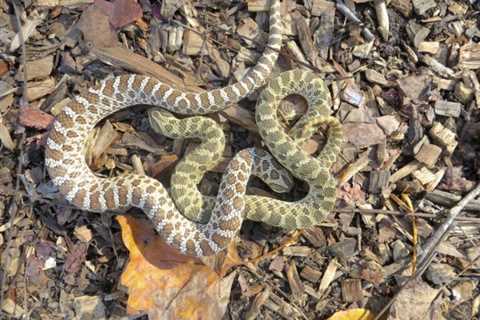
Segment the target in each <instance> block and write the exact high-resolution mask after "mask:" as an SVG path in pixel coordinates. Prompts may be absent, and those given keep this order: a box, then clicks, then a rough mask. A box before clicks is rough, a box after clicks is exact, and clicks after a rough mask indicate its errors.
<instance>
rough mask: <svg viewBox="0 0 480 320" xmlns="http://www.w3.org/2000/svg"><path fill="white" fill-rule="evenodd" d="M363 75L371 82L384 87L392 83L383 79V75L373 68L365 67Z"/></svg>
mask: <svg viewBox="0 0 480 320" xmlns="http://www.w3.org/2000/svg"><path fill="white" fill-rule="evenodd" d="M365 77H366V78H367V80H368V81H370V82H372V83H377V84H379V85H381V86H384V87H390V86H391V85H392V83H391V82H390V81H388V80H387V79H385V76H384V75H383V74H381V73H379V72H377V71H375V70H372V69H367V70H365Z"/></svg>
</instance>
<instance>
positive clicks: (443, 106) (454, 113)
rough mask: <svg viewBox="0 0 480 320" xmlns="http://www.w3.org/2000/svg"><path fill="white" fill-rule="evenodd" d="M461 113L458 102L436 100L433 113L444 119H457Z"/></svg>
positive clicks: (460, 106)
mask: <svg viewBox="0 0 480 320" xmlns="http://www.w3.org/2000/svg"><path fill="white" fill-rule="evenodd" d="M461 111H462V105H461V104H460V103H459V102H452V101H445V100H438V101H437V102H436V103H435V113H436V114H438V115H440V116H445V117H455V118H458V117H459V116H460V113H461Z"/></svg>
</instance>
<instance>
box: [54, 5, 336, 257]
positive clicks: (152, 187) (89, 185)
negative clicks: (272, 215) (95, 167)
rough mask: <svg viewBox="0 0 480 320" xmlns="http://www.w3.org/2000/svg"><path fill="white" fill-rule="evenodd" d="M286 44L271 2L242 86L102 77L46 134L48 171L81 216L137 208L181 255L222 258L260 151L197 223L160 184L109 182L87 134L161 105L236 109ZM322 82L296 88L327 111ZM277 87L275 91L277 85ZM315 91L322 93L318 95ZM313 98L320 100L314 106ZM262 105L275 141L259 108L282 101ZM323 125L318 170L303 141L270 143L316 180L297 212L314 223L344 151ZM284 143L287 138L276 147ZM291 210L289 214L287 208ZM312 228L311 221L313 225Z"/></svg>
mask: <svg viewBox="0 0 480 320" xmlns="http://www.w3.org/2000/svg"><path fill="white" fill-rule="evenodd" d="M281 43H282V30H281V18H280V3H279V1H278V0H272V1H271V3H270V17H269V37H268V41H267V45H266V47H265V50H264V52H263V54H262V56H261V58H260V59H259V61H258V63H257V64H256V65H255V66H254V67H253V68H251V69H250V71H249V72H248V73H247V74H246V75H245V77H244V78H243V79H241V80H240V81H239V82H237V83H234V84H231V85H228V86H226V87H223V88H218V89H214V90H210V91H204V92H201V93H189V92H184V91H182V90H179V89H176V88H173V87H171V86H169V85H168V84H166V83H163V82H161V81H159V80H158V79H155V78H152V77H149V76H144V75H137V74H124V75H120V76H116V77H110V78H107V79H104V80H102V81H100V83H99V84H98V85H97V86H94V87H92V88H90V89H89V90H88V91H87V92H84V93H81V94H80V95H77V96H75V97H74V99H72V100H71V101H70V102H69V103H68V104H67V105H66V106H64V107H63V109H62V111H61V112H60V113H59V114H58V115H57V117H56V119H55V121H54V122H53V124H52V127H51V129H50V131H49V133H48V136H47V140H46V144H45V165H46V168H47V171H48V174H49V176H50V177H51V180H52V183H53V184H54V185H55V186H56V187H57V188H58V190H59V192H60V194H62V195H63V196H64V198H65V199H66V200H67V201H68V202H70V203H72V204H73V205H74V206H76V207H78V208H79V209H82V210H88V211H93V212H105V211H107V210H115V211H118V210H125V209H128V208H131V207H137V208H140V209H142V210H143V211H144V213H145V214H146V215H147V217H148V218H149V219H150V220H151V221H152V223H153V226H154V228H155V230H156V231H157V232H158V234H159V235H160V236H161V237H162V238H163V239H164V240H165V241H166V243H168V244H169V245H171V246H172V247H174V248H176V249H178V250H179V251H180V252H181V253H185V254H188V255H193V256H198V257H201V256H208V255H212V254H216V253H218V252H220V251H221V250H223V249H224V248H225V247H226V246H227V244H228V243H229V241H230V240H231V239H232V238H233V237H234V236H235V235H236V234H237V233H238V231H239V229H240V227H241V224H242V220H243V213H244V211H245V210H246V207H247V204H246V201H245V199H246V197H245V193H246V185H247V182H248V180H249V177H250V175H252V174H255V173H256V172H258V170H257V166H258V163H259V160H258V159H259V157H261V158H265V157H266V158H268V157H269V155H268V153H265V152H262V153H259V151H258V150H257V149H256V148H247V149H244V150H241V151H240V152H238V153H237V154H236V155H235V156H234V157H233V159H232V160H231V161H230V162H229V164H228V165H227V167H226V169H225V173H224V175H223V177H222V180H221V183H220V187H219V191H218V194H217V196H216V201H215V204H214V206H213V208H212V211H211V215H210V219H209V221H208V222H207V223H198V222H195V221H191V220H189V219H188V218H186V217H185V216H183V214H182V213H181V212H180V211H179V210H178V209H177V208H176V206H175V203H174V202H173V200H172V199H171V197H170V195H169V193H168V191H167V190H166V189H165V188H164V186H163V185H162V184H161V183H160V182H159V181H157V180H156V179H153V178H151V177H148V176H141V175H137V174H133V173H126V174H122V175H120V176H117V177H109V178H104V177H99V176H97V175H96V174H95V173H94V172H92V171H91V170H90V168H89V167H88V165H87V163H86V161H85V152H86V148H85V142H86V141H87V140H88V137H89V133H90V132H91V131H92V129H93V128H94V127H95V125H97V124H98V123H99V122H100V121H101V120H103V119H104V118H106V117H108V116H109V115H111V114H113V113H115V112H117V111H119V110H122V109H125V108H128V107H131V106H133V105H138V104H145V105H160V106H162V107H163V108H164V109H166V110H168V111H171V112H174V113H177V114H182V115H203V114H207V113H212V112H217V111H220V110H223V109H225V108H226V107H227V106H228V105H229V104H230V103H232V102H237V101H239V100H240V99H242V98H244V97H246V96H247V95H249V94H250V93H251V92H252V91H253V90H255V89H257V88H259V87H260V86H262V85H264V83H265V81H266V79H267V78H268V77H269V75H270V73H271V71H272V68H273V65H274V64H275V61H276V59H277V57H278V51H279V50H280V47H281ZM283 78H284V77H282V79H283ZM302 83H304V81H302ZM304 84H306V83H304ZM318 84H320V85H321V87H318V86H315V85H312V84H311V83H310V84H308V85H307V86H306V87H305V88H303V87H301V88H299V87H295V86H291V87H292V88H294V87H295V88H296V89H299V90H298V91H300V93H301V94H302V92H306V93H307V94H306V95H305V97H306V98H307V99H308V98H309V97H310V96H311V97H313V98H314V99H313V100H312V101H313V102H315V101H316V102H318V101H320V100H321V101H320V103H321V104H322V105H325V106H327V105H328V104H329V102H328V97H327V96H328V95H327V92H328V90H326V89H325V87H324V86H323V82H318ZM272 85H273V86H274V87H271V86H272ZM277 86H278V81H273V82H271V83H270V84H269V88H270V89H268V88H267V89H266V90H264V91H262V95H261V97H267V100H268V99H269V98H270V97H272V96H273V97H276V98H278V97H280V95H278V93H283V89H281V88H277V89H279V90H277V91H275V89H276V87H277ZM309 88H310V89H313V91H312V90H310V89H309ZM304 89H305V90H304ZM315 90H317V93H312V92H314V91H315ZM292 92H293V91H292ZM318 93H320V94H318ZM269 94H270V96H269ZM315 97H316V98H319V97H320V98H321V99H320V100H318V99H317V100H315ZM263 100H265V99H263ZM263 100H262V98H260V99H259V101H260V103H259V105H258V106H257V124H258V125H259V128H260V134H261V136H262V138H265V136H267V137H273V138H275V137H276V135H277V134H278V132H277V129H280V127H278V128H277V127H275V126H272V127H268V128H267V127H263V129H262V128H261V126H263V124H269V123H270V122H271V120H272V118H269V116H268V115H266V117H263V116H261V115H262V112H259V110H261V109H262V108H258V107H259V106H262V105H267V104H270V102H275V103H276V101H277V100H276V99H273V100H271V101H264V102H263V103H262V102H261V101H263ZM272 106H273V105H272ZM272 106H270V107H272ZM269 111H272V110H269ZM273 111H274V110H273ZM202 119H203V117H198V116H195V117H191V118H186V119H183V120H184V123H189V122H190V123H195V126H197V127H198V122H199V121H202ZM317 119H319V120H316V121H315V122H317V123H316V124H315V125H317V124H319V123H326V124H328V125H329V137H328V141H327V143H326V145H325V146H324V148H323V150H322V152H321V153H320V155H319V156H317V159H315V161H316V162H315V163H317V164H316V165H313V164H311V163H310V162H309V160H307V158H309V157H310V156H308V155H306V154H304V152H303V151H302V150H301V148H299V147H298V144H296V143H298V141H297V140H298V139H297V140H292V141H289V140H288V139H292V138H290V137H289V136H288V135H287V136H286V137H285V139H286V140H285V143H290V142H292V144H291V148H288V150H287V149H286V145H284V144H283V143H282V144H279V145H278V148H277V147H273V148H272V146H275V143H272V142H268V140H265V143H266V145H267V147H268V148H269V149H270V151H272V149H274V150H278V151H282V150H283V151H288V155H289V156H292V159H294V160H295V161H297V164H294V165H293V167H294V169H295V168H296V167H298V164H299V163H304V164H305V165H306V168H308V169H307V171H309V172H310V173H308V174H306V172H305V170H304V169H302V168H299V171H298V172H299V173H298V172H297V173H293V174H294V176H297V177H298V178H300V179H305V180H308V179H310V178H311V179H310V180H308V182H309V185H310V191H309V193H308V195H307V196H306V197H305V199H306V200H305V199H304V200H305V201H303V200H302V202H303V203H305V206H303V207H302V206H298V208H301V211H302V210H303V209H304V207H306V206H308V207H311V208H313V210H314V211H315V212H316V213H314V221H317V220H321V219H323V218H324V217H325V213H326V212H327V211H329V210H330V209H331V208H332V206H333V204H334V202H335V179H334V178H333V177H332V176H331V174H330V173H329V170H328V168H329V167H328V165H329V164H331V163H332V161H331V159H332V158H334V156H333V155H334V154H336V153H338V148H339V147H338V140H339V136H340V135H341V134H340V133H339V132H340V131H341V130H340V126H339V125H338V121H337V122H335V120H332V119H335V118H333V117H325V116H320V117H317ZM262 122H263V124H261V123H262ZM311 123H313V122H311ZM313 126H314V125H313V124H312V125H311V124H310V123H308V124H307V125H304V126H302V128H301V129H299V130H297V132H294V131H292V132H291V134H292V135H293V136H295V134H297V135H298V136H299V137H300V136H306V135H305V131H312V130H313V129H312V127H313ZM185 127H186V128H188V127H190V126H189V125H186V126H185ZM305 128H307V129H305ZM271 130H273V131H271ZM307 135H308V134H307ZM279 137H280V136H279ZM282 139H283V138H282ZM279 141H281V140H278V141H277V142H279ZM297 149H298V150H297ZM272 153H273V152H272ZM275 158H277V159H276V160H277V161H278V162H279V163H280V164H282V165H283V166H284V167H285V168H287V169H289V170H291V168H289V166H288V165H289V164H291V163H290V161H288V160H286V159H287V158H285V155H283V156H282V155H280V156H278V155H275ZM276 160H274V159H272V160H271V161H270V162H271V163H273V162H275V161H276ZM310 160H313V159H310ZM267 161H268V160H267ZM298 161H300V162H298ZM310 169H312V170H310ZM312 175H313V176H312ZM313 200H320V201H313ZM307 203H308V204H307ZM267 205H268V204H267ZM296 206H297V205H296V204H295V205H293V208H292V209H295V207H296ZM285 208H286V210H288V209H289V207H288V206H287V207H285ZM274 209H276V208H274ZM296 213H299V212H298V211H296V210H295V211H292V212H290V213H287V214H285V215H284V216H286V218H287V223H290V222H291V221H290V220H291V217H292V215H295V214H296ZM300 213H301V214H300V221H301V223H300V224H299V225H303V224H302V223H307V221H306V220H305V217H306V213H307V212H306V211H304V210H303V211H302V212H300ZM309 222H311V220H310V219H309ZM293 223H294V222H293Z"/></svg>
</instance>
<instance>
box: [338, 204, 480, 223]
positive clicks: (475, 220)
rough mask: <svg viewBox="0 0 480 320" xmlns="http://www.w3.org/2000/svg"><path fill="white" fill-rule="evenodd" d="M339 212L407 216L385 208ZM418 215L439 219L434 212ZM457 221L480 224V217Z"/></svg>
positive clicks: (417, 214)
mask: <svg viewBox="0 0 480 320" xmlns="http://www.w3.org/2000/svg"><path fill="white" fill-rule="evenodd" d="M335 212H337V213H352V214H353V213H359V214H364V215H377V214H385V215H390V216H407V214H406V213H405V212H403V211H395V210H383V209H361V208H352V209H335ZM409 214H410V213H409ZM412 214H415V216H416V217H419V218H429V219H438V218H439V216H438V215H435V214H432V213H423V212H414V213H412ZM455 221H462V222H473V223H479V224H480V218H473V217H456V218H455Z"/></svg>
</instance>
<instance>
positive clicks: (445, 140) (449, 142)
mask: <svg viewBox="0 0 480 320" xmlns="http://www.w3.org/2000/svg"><path fill="white" fill-rule="evenodd" d="M429 134H430V136H431V137H432V139H433V141H434V142H435V143H438V144H439V145H441V146H443V147H444V148H446V150H447V152H448V153H449V154H452V153H453V151H455V148H456V147H457V145H458V142H457V140H456V135H455V133H454V132H453V131H451V130H450V129H448V128H445V127H444V126H443V125H442V124H441V123H440V122H434V123H433V126H432V128H431V129H430V131H429Z"/></svg>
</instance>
